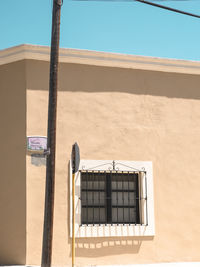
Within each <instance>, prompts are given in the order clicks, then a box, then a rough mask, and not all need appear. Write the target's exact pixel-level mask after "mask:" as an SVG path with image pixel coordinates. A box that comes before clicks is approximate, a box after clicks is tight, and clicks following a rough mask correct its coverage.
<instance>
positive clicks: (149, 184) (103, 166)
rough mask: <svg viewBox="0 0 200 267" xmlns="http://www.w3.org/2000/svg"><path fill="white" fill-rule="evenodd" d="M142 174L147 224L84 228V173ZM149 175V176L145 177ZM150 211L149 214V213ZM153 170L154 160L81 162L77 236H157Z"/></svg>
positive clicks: (76, 195)
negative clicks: (82, 206)
mask: <svg viewBox="0 0 200 267" xmlns="http://www.w3.org/2000/svg"><path fill="white" fill-rule="evenodd" d="M113 162H114V167H115V171H124V172H126V171H138V172H139V173H140V174H142V175H143V174H144V175H143V177H142V178H141V181H142V198H143V201H142V210H143V211H142V220H143V222H144V224H143V225H129V224H124V225H123V224H118V225H117V224H112V225H111V224H106V225H105V224H101V225H99V224H95V225H91V224H89V225H81V200H80V194H81V171H84V170H85V171H87V170H92V171H112V170H113ZM145 176H146V177H145ZM145 198H146V200H145ZM146 209H147V211H148V212H146ZM154 235H155V222H154V197H153V167H152V162H151V161H118V160H116V161H112V160H80V165H79V171H78V172H76V174H75V237H109V236H110V237H113V236H154ZM70 237H72V166H71V161H70Z"/></svg>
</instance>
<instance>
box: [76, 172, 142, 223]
mask: <svg viewBox="0 0 200 267" xmlns="http://www.w3.org/2000/svg"><path fill="white" fill-rule="evenodd" d="M139 200H140V198H139V181H138V173H135V172H129V173H127V172H126V173H120V172H118V173H116V172H109V173H108V172H81V224H87V225H88V224H140V212H139Z"/></svg>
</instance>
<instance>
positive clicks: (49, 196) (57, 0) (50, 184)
mask: <svg viewBox="0 0 200 267" xmlns="http://www.w3.org/2000/svg"><path fill="white" fill-rule="evenodd" d="M61 6H62V0H53V14H52V33H51V34H52V35H51V58H50V79H49V107H48V132H47V153H46V156H47V163H46V192H45V211H44V229H43V246H42V260H41V266H42V267H50V266H51V256H52V238H53V214H54V187H55V152H56V108H57V76H58V55H59V39H60V13H61Z"/></svg>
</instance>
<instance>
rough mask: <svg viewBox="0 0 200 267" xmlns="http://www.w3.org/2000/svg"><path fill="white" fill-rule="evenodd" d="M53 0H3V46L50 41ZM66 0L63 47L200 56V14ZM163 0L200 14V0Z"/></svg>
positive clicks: (0, 16) (0, 25) (0, 40)
mask: <svg viewBox="0 0 200 267" xmlns="http://www.w3.org/2000/svg"><path fill="white" fill-rule="evenodd" d="M52 1H53V0H4V1H3V0H1V1H0V30H1V34H0V49H4V48H7V47H11V46H15V45H19V44H22V43H28V44H38V45H50V37H51V16H52ZM63 1H64V3H63V7H62V11H61V13H62V14H61V37H60V46H61V47H65V48H78V49H88V50H97V51H107V52H115V53H125V54H134V55H145V56H154V57H167V58H178V59H189V60H200V19H197V18H193V17H188V16H184V15H181V14H176V13H172V12H169V11H165V10H161V9H159V8H155V7H150V6H148V5H144V4H141V3H137V2H127V1H125V2H122V1H115V2H105V1H104V2H103V1H96V2H94V1H86V2H79V1H69V0H63ZM159 3H161V2H159ZM163 4H165V5H168V6H171V7H175V8H179V9H182V10H185V11H189V12H193V13H197V14H200V1H199V0H189V1H165V2H164V3H163Z"/></svg>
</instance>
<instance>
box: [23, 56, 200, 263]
mask: <svg viewBox="0 0 200 267" xmlns="http://www.w3.org/2000/svg"><path fill="white" fill-rule="evenodd" d="M48 72H49V63H48V62H45V61H36V60H27V61H26V78H27V85H26V86H27V135H46V124H47V123H46V122H47V104H48V91H47V90H48V74H49V73H48ZM199 84H200V76H198V75H192V74H190V75H189V74H188V75H187V74H178V73H170V72H162V71H147V70H146V71H145V70H136V69H135V70H134V69H126V68H116V67H103V66H89V65H81V64H67V63H62V64H60V72H59V91H58V114H57V155H56V196H55V224H54V242H53V264H54V265H70V264H71V240H70V238H69V195H68V191H69V176H68V172H69V169H68V162H69V159H70V153H71V146H72V144H73V143H74V142H75V141H77V142H78V144H79V146H80V150H81V158H83V159H96V160H98V159H111V160H112V159H118V160H141V161H142V160H149V161H152V162H153V168H154V202H155V223H156V235H155V237H143V238H134V237H128V238H95V239H93V238H89V239H86V238H82V239H78V240H77V248H76V256H77V259H76V264H77V265H79V266H84V265H100V264H133V263H152V262H168V261H171V262H173V261H174V262H176V261H200V254H199V251H200V228H199V225H200V217H199V214H200V201H199V188H200V176H199V173H200V165H199V158H200V150H199V147H200V139H199V136H200V90H199ZM26 162H27V264H40V259H41V244H42V227H43V202H44V183H45V166H35V165H33V164H31V157H30V156H27V158H26Z"/></svg>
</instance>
